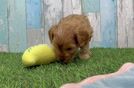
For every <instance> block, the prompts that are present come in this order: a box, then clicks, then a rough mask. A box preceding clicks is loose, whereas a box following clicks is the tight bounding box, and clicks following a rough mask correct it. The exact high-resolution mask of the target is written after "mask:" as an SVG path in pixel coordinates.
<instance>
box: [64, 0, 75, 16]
mask: <svg viewBox="0 0 134 88" xmlns="http://www.w3.org/2000/svg"><path fill="white" fill-rule="evenodd" d="M72 13H73V6H72V0H63V16H64V17H66V16H68V15H70V14H72Z"/></svg>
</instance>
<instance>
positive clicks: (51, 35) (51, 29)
mask: <svg viewBox="0 0 134 88" xmlns="http://www.w3.org/2000/svg"><path fill="white" fill-rule="evenodd" d="M57 27H58V26H57V25H54V26H52V27H51V28H50V30H49V31H48V34H49V39H50V41H51V42H52V40H53V38H54V33H55V31H56V29H57Z"/></svg>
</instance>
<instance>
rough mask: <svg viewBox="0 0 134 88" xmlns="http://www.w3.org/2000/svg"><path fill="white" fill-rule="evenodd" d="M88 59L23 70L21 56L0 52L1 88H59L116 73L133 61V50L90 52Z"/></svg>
mask: <svg viewBox="0 0 134 88" xmlns="http://www.w3.org/2000/svg"><path fill="white" fill-rule="evenodd" d="M91 50H92V53H93V56H92V57H91V59H89V60H86V61H85V60H80V59H77V60H75V61H73V62H71V63H69V64H67V65H65V64H61V63H58V62H56V63H51V64H49V65H41V66H37V67H32V68H25V67H24V66H23V64H22V63H21V55H22V54H13V53H0V88H59V87H60V86H61V85H62V84H64V83H68V82H79V81H80V80H82V79H84V78H86V77H89V76H93V75H97V74H104V73H111V72H114V71H117V69H119V67H120V66H121V65H122V64H124V63H126V62H134V49H98V48H94V49H91Z"/></svg>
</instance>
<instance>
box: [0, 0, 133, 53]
mask: <svg viewBox="0 0 134 88" xmlns="http://www.w3.org/2000/svg"><path fill="white" fill-rule="evenodd" d="M69 14H85V15H87V16H88V17H89V18H90V21H91V24H92V26H93V28H94V37H93V39H92V42H91V44H90V46H91V47H106V48H107V47H112V48H117V47H118V48H127V47H130V48H134V0H0V51H4V52H22V51H24V50H25V49H26V48H27V47H29V46H32V45H36V44H41V43H48V44H49V38H48V30H49V28H50V27H51V26H52V25H53V24H56V23H57V22H58V21H59V20H60V19H61V18H62V17H65V16H67V15H69Z"/></svg>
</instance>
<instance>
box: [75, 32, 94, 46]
mask: <svg viewBox="0 0 134 88" xmlns="http://www.w3.org/2000/svg"><path fill="white" fill-rule="evenodd" d="M91 34H92V33H91ZM91 34H90V33H89V32H87V31H79V32H77V33H75V34H74V40H75V43H76V45H77V46H80V47H83V46H84V45H85V44H87V43H88V42H89V41H90V39H91Z"/></svg>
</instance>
